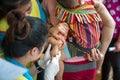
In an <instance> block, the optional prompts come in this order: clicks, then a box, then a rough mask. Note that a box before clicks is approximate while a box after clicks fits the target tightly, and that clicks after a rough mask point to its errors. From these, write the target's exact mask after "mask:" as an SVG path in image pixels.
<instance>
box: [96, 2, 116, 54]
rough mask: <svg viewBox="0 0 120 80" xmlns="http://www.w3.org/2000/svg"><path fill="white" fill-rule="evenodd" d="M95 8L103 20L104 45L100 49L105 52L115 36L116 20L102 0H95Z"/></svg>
mask: <svg viewBox="0 0 120 80" xmlns="http://www.w3.org/2000/svg"><path fill="white" fill-rule="evenodd" d="M95 9H96V10H97V12H98V14H99V15H100V17H101V19H102V21H103V29H102V32H101V44H102V47H101V50H100V51H101V53H103V54H105V52H106V50H107V48H108V46H109V44H110V42H111V39H112V36H113V32H114V28H115V21H114V20H113V18H112V16H111V15H110V13H109V12H108V11H107V9H106V8H105V6H104V5H103V3H102V2H101V1H98V0H95Z"/></svg>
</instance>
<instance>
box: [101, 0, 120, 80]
mask: <svg viewBox="0 0 120 80" xmlns="http://www.w3.org/2000/svg"><path fill="white" fill-rule="evenodd" d="M103 3H104V5H105V6H106V8H107V9H108V11H109V12H110V14H111V16H112V17H113V18H114V20H115V22H116V26H115V31H114V35H113V38H112V41H111V43H110V45H109V48H110V47H115V50H113V51H109V48H108V50H107V52H106V55H105V58H104V62H103V65H102V80H108V78H109V73H110V70H111V66H112V68H113V80H120V0H104V2H103Z"/></svg>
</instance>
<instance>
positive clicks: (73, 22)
mask: <svg viewBox="0 0 120 80" xmlns="http://www.w3.org/2000/svg"><path fill="white" fill-rule="evenodd" d="M88 1H89V0H88ZM84 4H85V5H82V6H79V7H77V8H74V9H65V8H64V7H62V6H61V5H60V4H59V3H58V5H57V9H56V10H57V12H56V16H57V17H58V19H59V20H60V21H62V22H67V23H68V24H69V27H70V31H69V33H68V40H69V42H73V40H74V41H76V43H77V44H79V45H81V46H82V47H84V48H93V47H95V46H96V45H97V44H98V42H99V37H100V30H99V27H100V23H101V22H102V20H101V18H100V16H99V15H98V14H97V12H96V11H95V9H94V6H93V3H92V2H91V3H90V1H89V2H87V1H86V2H85V3H84Z"/></svg>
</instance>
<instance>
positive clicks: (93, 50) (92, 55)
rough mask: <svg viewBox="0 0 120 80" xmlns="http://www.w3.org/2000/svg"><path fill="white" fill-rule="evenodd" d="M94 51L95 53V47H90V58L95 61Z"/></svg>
mask: <svg viewBox="0 0 120 80" xmlns="http://www.w3.org/2000/svg"><path fill="white" fill-rule="evenodd" d="M95 53H96V49H95V48H93V49H92V53H91V57H92V60H93V61H96V59H95Z"/></svg>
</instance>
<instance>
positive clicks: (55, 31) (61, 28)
mask: <svg viewBox="0 0 120 80" xmlns="http://www.w3.org/2000/svg"><path fill="white" fill-rule="evenodd" d="M68 31H69V27H68V25H67V23H65V22H64V23H59V24H58V25H57V26H54V27H52V28H50V30H49V33H50V35H51V36H53V37H54V38H56V39H57V40H58V39H61V36H60V35H59V34H61V35H63V36H64V39H66V38H67V34H68Z"/></svg>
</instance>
